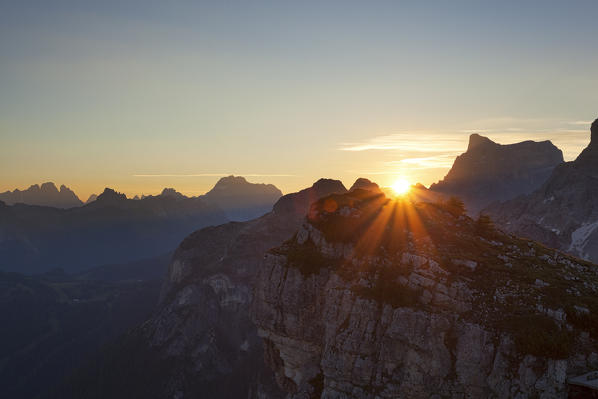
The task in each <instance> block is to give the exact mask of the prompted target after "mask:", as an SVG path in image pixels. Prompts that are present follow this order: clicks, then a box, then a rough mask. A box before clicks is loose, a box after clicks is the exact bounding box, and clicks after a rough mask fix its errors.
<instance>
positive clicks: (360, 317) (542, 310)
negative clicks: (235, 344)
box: [252, 190, 598, 398]
mask: <svg viewBox="0 0 598 399" xmlns="http://www.w3.org/2000/svg"><path fill="white" fill-rule="evenodd" d="M596 294H598V269H597V267H596V266H595V265H593V264H589V263H584V262H582V261H579V260H576V259H575V258H572V257H570V256H567V255H564V254H562V253H559V252H556V251H554V250H551V249H548V248H546V247H543V246H541V245H539V244H537V243H535V242H533V241H528V240H522V239H518V238H515V237H513V236H510V235H508V234H504V233H502V232H500V231H498V230H496V229H494V228H493V227H492V225H491V224H490V223H489V222H488V221H487V220H486V219H480V220H479V221H474V220H472V219H470V218H469V217H467V216H465V215H463V214H462V210H459V209H458V208H453V207H451V205H450V203H438V204H428V203H418V204H414V203H412V202H409V201H408V200H403V201H398V202H395V201H389V200H388V199H386V198H385V197H384V196H382V195H381V196H372V194H371V193H368V192H366V191H362V190H356V191H353V192H351V193H348V194H344V195H333V196H329V197H326V198H323V199H322V200H320V201H318V202H317V204H316V205H315V206H314V207H313V208H312V211H310V217H309V219H308V220H307V221H306V222H305V223H304V224H303V225H302V227H301V229H300V230H299V231H298V233H297V234H296V235H295V236H294V237H293V239H292V240H289V241H287V242H286V243H284V244H283V245H282V246H280V247H278V248H275V249H273V250H271V251H269V252H268V254H267V256H266V257H265V258H264V261H263V263H262V266H261V268H260V272H259V275H258V277H257V279H256V288H255V294H254V303H253V307H252V314H253V318H254V321H255V323H256V324H257V326H258V333H259V335H260V336H261V337H262V338H263V339H264V346H265V358H266V361H267V362H268V364H269V365H270V366H271V367H272V368H273V369H274V371H275V374H276V380H277V382H278V383H279V385H280V386H281V387H282V388H283V389H285V391H287V392H288V394H289V396H288V397H289V398H308V397H311V398H440V397H443V398H444V397H447V398H464V397H467V398H486V397H493V398H533V397H546V398H548V397H550V398H566V397H567V392H568V387H567V383H566V381H567V378H568V377H569V376H572V375H579V374H583V373H584V372H587V371H590V370H593V369H596V368H597V367H598V347H597V344H598V323H597V321H598V318H597V315H598V301H597V300H596V299H595V298H596Z"/></svg>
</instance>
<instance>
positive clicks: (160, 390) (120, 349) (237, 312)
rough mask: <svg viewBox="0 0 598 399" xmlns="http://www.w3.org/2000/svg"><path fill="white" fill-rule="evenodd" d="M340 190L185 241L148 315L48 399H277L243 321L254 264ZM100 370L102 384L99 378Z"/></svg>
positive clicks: (318, 188)
mask: <svg viewBox="0 0 598 399" xmlns="http://www.w3.org/2000/svg"><path fill="white" fill-rule="evenodd" d="M346 191H347V190H346V188H345V187H344V186H343V185H342V183H341V182H340V181H337V180H331V179H321V180H319V181H317V182H316V183H314V184H313V186H312V187H310V188H307V189H305V190H301V191H299V192H297V193H293V194H288V195H285V196H283V197H281V198H280V199H279V200H278V201H277V203H276V204H275V205H274V206H273V208H272V211H271V212H270V213H268V214H266V215H264V216H262V217H260V218H257V219H254V220H250V221H246V222H230V223H226V224H223V225H220V226H213V227H207V228H204V229H201V230H199V231H196V232H195V233H193V234H191V235H190V236H189V237H187V238H185V240H183V241H182V242H181V244H180V245H179V247H178V249H177V250H176V252H175V254H174V256H173V260H172V262H171V264H170V267H169V274H168V278H167V280H166V282H165V283H164V285H163V287H162V293H161V299H160V305H159V306H158V309H157V310H156V311H155V312H154V314H153V315H152V316H151V317H150V318H149V320H147V321H146V322H145V323H144V324H143V325H141V326H139V327H138V328H136V329H135V330H134V331H132V332H131V333H130V334H128V335H127V336H125V337H124V338H123V340H121V341H119V342H118V343H116V344H115V345H114V346H113V347H112V348H111V349H109V350H107V354H106V355H105V357H103V358H101V359H100V360H99V361H98V362H96V363H95V364H96V365H97V364H99V366H95V368H94V367H92V368H90V369H87V370H82V371H81V373H80V374H79V375H78V376H77V378H75V379H74V380H71V381H68V383H67V384H65V385H64V386H63V387H62V389H60V390H59V391H58V394H57V395H56V396H55V397H61V398H68V397H78V398H81V397H88V396H86V395H85V394H81V392H80V390H79V388H80V389H81V390H84V391H85V392H87V393H89V395H90V396H89V397H97V395H99V396H101V397H113V398H118V397H123V398H125V397H146V398H147V397H151V398H154V397H155V398H162V397H179V396H180V397H194V396H195V397H208V396H209V397H211V398H229V397H248V398H258V397H259V398H282V397H283V396H284V394H283V393H282V392H281V391H280V389H279V388H277V386H276V384H275V383H274V381H273V379H272V373H271V371H270V370H269V369H268V368H267V367H265V364H264V361H263V355H262V354H263V347H262V345H261V341H260V339H259V338H258V337H257V332H256V328H255V326H254V325H253V323H252V322H251V320H250V316H249V306H250V303H251V297H252V289H253V285H254V279H255V275H256V273H257V269H258V265H259V263H260V261H261V259H262V257H263V255H264V253H265V252H266V251H267V250H268V249H269V248H271V247H274V246H277V245H279V244H281V243H282V242H283V241H284V240H286V239H288V238H289V237H290V236H291V235H292V234H293V233H294V232H295V231H296V230H297V228H298V227H299V226H300V224H301V223H302V221H303V219H304V218H305V215H306V213H307V211H308V209H309V207H310V204H311V203H313V202H314V201H316V200H317V199H319V198H321V197H323V196H326V195H329V194H331V193H335V192H336V193H343V192H346ZM131 362H133V365H132V366H131ZM123 369H126V370H131V369H135V370H136V371H135V372H128V371H127V372H126V373H127V374H126V375H127V384H126V386H127V388H126V389H123V388H122V385H121V384H119V383H118V381H120V378H122V377H121V375H122V373H123V371H122V370H123ZM98 374H101V375H104V376H106V378H105V379H104V380H102V381H99V382H98V380H97V379H96V378H95V376H96V375H98ZM93 395H96V396H93Z"/></svg>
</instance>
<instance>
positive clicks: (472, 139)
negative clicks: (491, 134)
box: [467, 133, 500, 151]
mask: <svg viewBox="0 0 598 399" xmlns="http://www.w3.org/2000/svg"><path fill="white" fill-rule="evenodd" d="M481 145H494V146H497V145H500V144H496V143H495V142H494V141H492V140H490V139H489V138H488V137H485V136H481V135H479V134H477V133H473V134H472V135H470V136H469V145H468V146H467V151H471V150H473V149H474V148H476V147H479V146H481Z"/></svg>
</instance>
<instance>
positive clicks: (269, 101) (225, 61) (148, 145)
mask: <svg viewBox="0 0 598 399" xmlns="http://www.w3.org/2000/svg"><path fill="white" fill-rule="evenodd" d="M597 16H598V2H596V1H559V2H552V1H524V2H522V1H513V2H509V1H501V2H497V1H488V2H485V1H471V2H462V1H436V2H434V1H403V2H401V1H390V2H375V1H372V2H364V1H360V2H349V1H342V2H340V1H339V2H334V1H318V2H313V3H310V2H307V1H301V2H286V1H272V2H246V1H239V2H231V1H226V2H224V1H219V2H198V1H184V0H179V1H94V2H91V1H89V2H87V1H52V2H49V1H40V2H34V1H12V2H9V1H2V2H0V191H4V190H8V189H14V188H15V187H18V188H26V187H27V186H29V185H30V184H34V183H40V182H43V181H54V182H56V183H57V184H66V185H68V186H70V187H71V188H73V189H74V190H75V191H76V192H77V193H78V194H79V195H80V196H81V197H83V198H84V199H85V198H86V197H87V196H88V195H89V194H91V193H93V192H96V193H97V192H100V191H101V190H102V189H103V187H105V186H110V187H113V188H115V189H117V190H119V191H122V192H125V193H127V194H128V195H134V194H141V193H145V194H153V193H157V192H159V191H160V190H161V188H162V187H165V186H169V187H175V188H176V189H178V190H179V191H181V192H183V193H186V194H192V195H197V194H200V193H203V192H205V191H207V190H208V189H209V188H210V187H211V186H212V185H213V184H214V183H215V182H216V180H217V179H218V178H219V177H220V176H221V175H226V174H240V175H246V176H249V177H248V179H249V180H250V181H255V182H268V183H274V184H276V185H277V186H278V187H279V188H281V190H282V191H283V192H291V191H296V190H297V189H300V188H303V187H305V186H309V185H311V183H312V182H313V181H315V180H316V179H317V178H319V177H332V178H340V179H342V180H343V181H344V183H345V184H346V185H350V184H351V183H352V182H353V180H354V179H355V178H356V177H358V176H364V177H368V178H371V179H373V180H375V181H377V182H379V183H380V184H382V185H389V184H390V183H391V182H392V181H393V180H394V179H396V178H397V177H398V176H401V177H404V178H406V179H408V180H409V181H411V182H416V181H420V182H422V183H424V184H426V185H427V184H430V183H432V182H434V181H436V180H438V179H440V178H442V176H443V175H444V174H445V173H446V171H447V170H448V168H449V167H450V165H451V163H452V160H453V159H454V157H455V155H457V154H459V153H460V152H463V151H464V150H465V148H466V146H467V140H468V135H469V134H470V133H471V132H473V131H477V132H480V133H482V134H485V135H487V136H489V137H490V138H492V139H494V140H496V141H498V142H501V143H512V142H516V141H521V140H525V139H534V140H545V139H551V140H553V142H554V143H555V144H556V145H557V146H559V147H560V148H561V149H562V150H563V152H564V154H565V158H566V159H567V160H571V159H574V158H575V156H576V155H577V154H578V153H579V152H580V151H581V149H582V148H583V147H584V146H585V145H587V143H588V141H589V130H588V129H589V122H590V121H592V120H593V119H594V118H595V117H597V116H598V52H597V51H596V48H597V46H598V23H597Z"/></svg>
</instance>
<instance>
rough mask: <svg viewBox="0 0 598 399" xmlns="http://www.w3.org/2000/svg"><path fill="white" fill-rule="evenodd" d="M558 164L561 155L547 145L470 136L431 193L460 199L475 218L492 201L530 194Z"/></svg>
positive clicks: (547, 142) (431, 187)
mask: <svg viewBox="0 0 598 399" xmlns="http://www.w3.org/2000/svg"><path fill="white" fill-rule="evenodd" d="M561 163H563V153H562V151H561V150H559V149H558V148H557V147H555V146H554V145H553V144H552V143H551V142H550V141H542V142H534V141H524V142H521V143H516V144H508V145H501V144H497V143H495V142H493V141H492V140H490V139H489V138H487V137H484V136H480V135H479V134H472V135H471V136H470V138H469V146H468V148H467V151H466V152H465V153H463V154H461V155H459V156H458V157H457V159H455V162H454V163H453V166H452V168H451V170H450V171H449V172H448V174H447V175H446V176H445V177H444V179H443V180H441V181H439V182H438V183H436V184H432V185H431V186H430V190H432V191H435V192H437V193H442V194H445V195H451V196H452V195H454V196H457V197H460V198H461V199H462V200H463V201H464V202H465V205H466V207H467V210H468V212H469V213H470V214H472V215H475V214H477V213H478V212H479V211H480V210H481V209H482V208H484V207H486V206H488V205H489V204H490V203H492V202H494V201H505V200H508V199H511V198H515V197H517V196H518V195H521V194H528V193H530V192H532V191H533V190H534V189H536V188H538V187H539V186H540V185H541V184H542V183H544V182H545V181H546V179H547V178H548V176H550V173H551V172H552V170H553V169H554V168H555V166H557V165H559V164H561Z"/></svg>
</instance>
